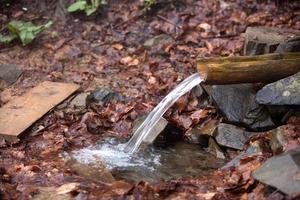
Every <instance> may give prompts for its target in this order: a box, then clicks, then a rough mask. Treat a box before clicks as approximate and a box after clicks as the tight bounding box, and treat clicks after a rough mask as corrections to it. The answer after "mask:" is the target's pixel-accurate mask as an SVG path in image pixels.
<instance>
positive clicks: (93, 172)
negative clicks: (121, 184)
mask: <svg viewBox="0 0 300 200" xmlns="http://www.w3.org/2000/svg"><path fill="white" fill-rule="evenodd" d="M82 159H84V158H82ZM67 165H68V166H69V167H70V168H71V169H72V171H73V172H75V173H76V174H77V175H79V176H81V177H84V178H86V179H88V180H92V181H95V182H103V183H112V182H114V181H115V179H114V177H113V176H112V174H111V173H110V172H109V170H108V169H107V167H106V165H105V163H104V162H103V161H102V160H100V158H99V157H98V158H97V157H96V156H95V160H94V164H93V165H91V164H89V163H88V162H84V160H81V162H79V161H77V160H75V159H70V160H69V161H67Z"/></svg>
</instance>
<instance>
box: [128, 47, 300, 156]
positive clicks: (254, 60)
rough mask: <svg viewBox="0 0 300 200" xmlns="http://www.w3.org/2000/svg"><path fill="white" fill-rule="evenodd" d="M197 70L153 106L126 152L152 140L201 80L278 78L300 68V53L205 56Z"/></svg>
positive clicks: (214, 82) (228, 81)
mask: <svg viewBox="0 0 300 200" xmlns="http://www.w3.org/2000/svg"><path fill="white" fill-rule="evenodd" d="M197 71H198V73H195V74H193V75H191V76H189V77H188V78H186V79H185V80H184V81H182V82H181V83H180V84H179V85H178V86H177V87H176V88H175V89H174V90H172V91H171V92H170V93H169V94H168V95H167V96H166V97H165V98H164V99H163V100H162V101H161V102H160V103H159V104H158V105H157V106H156V107H155V108H154V109H153V110H152V112H151V113H150V114H149V115H148V117H147V118H146V120H145V121H144V122H143V123H142V124H141V126H140V127H139V128H138V129H137V130H136V131H135V132H134V134H133V136H132V137H131V139H130V140H129V141H128V142H127V144H126V147H125V149H124V150H125V151H126V152H128V153H134V152H136V151H137V150H138V149H139V146H140V145H141V144H142V143H143V142H144V143H152V142H153V141H154V139H155V138H156V137H157V135H158V134H159V133H156V132H153V131H152V130H153V128H154V126H155V125H156V123H157V122H158V120H159V119H160V118H161V117H162V116H163V114H164V113H165V112H166V111H167V109H169V108H170V107H171V106H172V105H173V104H174V103H175V102H176V101H177V100H178V99H179V98H180V97H181V96H182V95H184V94H186V93H187V92H188V91H190V90H191V89H192V88H193V87H195V86H196V85H198V84H200V83H201V82H204V83H205V84H211V85H225V84H239V83H257V82H263V83H269V82H272V81H276V80H279V79H281V78H285V77H287V76H290V75H293V74H295V73H297V72H298V71H300V53H284V54H265V55H258V56H234V57H221V58H203V59H199V60H198V61H197Z"/></svg>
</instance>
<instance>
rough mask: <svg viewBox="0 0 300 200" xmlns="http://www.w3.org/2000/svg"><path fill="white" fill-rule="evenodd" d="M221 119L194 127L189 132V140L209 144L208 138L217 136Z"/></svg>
mask: <svg viewBox="0 0 300 200" xmlns="http://www.w3.org/2000/svg"><path fill="white" fill-rule="evenodd" d="M218 123H219V120H215V119H212V120H210V121H208V122H207V123H205V124H204V125H202V126H196V127H194V128H193V129H192V130H191V131H190V132H189V133H187V135H188V138H189V141H190V142H192V143H196V144H200V145H201V146H207V142H208V138H209V137H213V136H215V133H216V129H217V126H218Z"/></svg>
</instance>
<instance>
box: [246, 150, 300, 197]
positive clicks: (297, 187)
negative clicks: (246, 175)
mask: <svg viewBox="0 0 300 200" xmlns="http://www.w3.org/2000/svg"><path fill="white" fill-rule="evenodd" d="M252 176H253V177H254V179H256V180H258V181H260V182H262V183H264V184H267V185H270V186H273V187H275V188H277V189H278V190H280V191H282V192H284V193H285V194H287V195H289V196H291V197H293V196H296V195H299V194H300V148H297V149H294V150H290V151H288V152H286V153H285V154H282V155H279V156H274V157H272V158H270V159H269V160H267V161H266V162H265V163H264V164H263V165H262V166H261V167H259V168H258V169H257V170H256V171H254V173H252Z"/></svg>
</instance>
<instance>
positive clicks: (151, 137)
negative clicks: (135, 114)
mask: <svg viewBox="0 0 300 200" xmlns="http://www.w3.org/2000/svg"><path fill="white" fill-rule="evenodd" d="M146 118H147V115H144V116H142V117H139V118H138V119H136V120H135V121H134V122H133V129H132V132H133V133H134V132H135V131H136V130H137V129H138V128H139V127H140V125H142V123H143V122H144V121H145V119H146ZM168 123H169V122H168V121H167V120H166V119H165V118H163V117H162V118H160V119H159V121H158V122H157V124H156V125H155V126H154V128H153V130H152V131H153V132H154V133H156V134H151V133H150V134H148V137H146V138H144V142H145V143H148V144H150V143H152V142H153V141H154V140H155V138H156V137H157V135H159V134H160V133H162V132H163V131H164V130H165V128H166V127H167V125H168Z"/></svg>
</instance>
